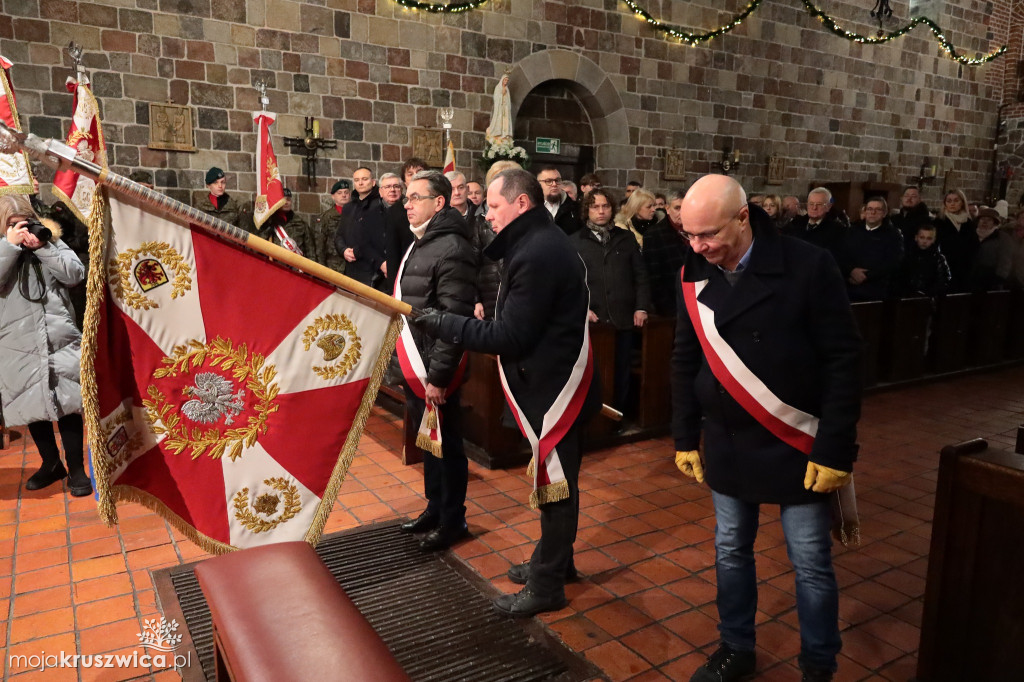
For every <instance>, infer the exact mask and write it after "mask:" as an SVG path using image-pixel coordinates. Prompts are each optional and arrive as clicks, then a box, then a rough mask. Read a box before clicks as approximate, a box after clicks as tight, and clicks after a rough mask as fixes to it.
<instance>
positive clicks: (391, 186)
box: [380, 185, 402, 192]
mask: <svg viewBox="0 0 1024 682" xmlns="http://www.w3.org/2000/svg"><path fill="white" fill-rule="evenodd" d="M380 188H381V189H383V190H385V191H388V192H390V191H391V190H393V189H399V190H400V189H402V186H401V185H381V186H380Z"/></svg>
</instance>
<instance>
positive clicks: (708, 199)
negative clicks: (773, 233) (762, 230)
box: [679, 175, 753, 271]
mask: <svg viewBox="0 0 1024 682" xmlns="http://www.w3.org/2000/svg"><path fill="white" fill-rule="evenodd" d="M679 220H680V222H681V223H682V225H683V233H684V234H685V235H686V236H687V238H688V239H689V240H690V246H691V247H692V248H693V252H694V253H696V254H699V255H701V256H704V258H705V260H707V261H708V262H709V263H711V264H712V265H717V266H719V267H722V268H724V269H726V270H729V271H734V270H736V267H737V266H738V265H739V262H740V259H741V258H742V257H743V254H745V253H746V252H747V249H749V248H750V243H751V241H752V240H753V236H752V232H751V228H750V209H748V208H747V193H746V192H744V191H743V188H742V187H740V183H738V182H736V181H735V180H733V179H732V178H730V177H729V176H727V175H705V176H704V177H702V178H700V179H699V180H697V182H695V183H693V185H692V186H691V187H690V190H689V191H688V192H687V193H686V196H685V197H683V202H682V206H681V207H680V209H679Z"/></svg>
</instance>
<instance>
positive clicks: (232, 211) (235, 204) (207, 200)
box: [195, 166, 253, 232]
mask: <svg viewBox="0 0 1024 682" xmlns="http://www.w3.org/2000/svg"><path fill="white" fill-rule="evenodd" d="M206 190H207V193H206V194H205V195H203V196H202V197H201V198H200V199H199V202H198V203H196V206H195V207H196V208H198V209H199V210H200V211H202V212H203V213H208V214H210V215H212V216H213V217H214V218H220V219H221V220H223V221H224V222H226V223H231V224H232V225H234V226H235V227H240V228H242V229H243V230H248V231H250V232H251V231H252V229H253V225H252V208H251V207H250V206H249V205H248V204H244V203H241V202H239V201H237V200H236V199H235V198H234V197H232V196H231V195H229V194H228V193H227V179H226V178H225V177H224V171H222V170H221V169H220V168H217V167H216V166H212V167H211V168H210V170H208V171H206Z"/></svg>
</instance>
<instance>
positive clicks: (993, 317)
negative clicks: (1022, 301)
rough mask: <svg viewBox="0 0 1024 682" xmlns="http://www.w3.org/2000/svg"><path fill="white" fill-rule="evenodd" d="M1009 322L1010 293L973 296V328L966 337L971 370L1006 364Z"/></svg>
mask: <svg viewBox="0 0 1024 682" xmlns="http://www.w3.org/2000/svg"><path fill="white" fill-rule="evenodd" d="M1009 319H1010V292H1009V291H988V292H985V293H981V294H974V297H973V298H972V300H971V326H970V329H969V331H968V334H967V339H968V341H967V348H968V364H969V365H970V366H972V367H984V366H986V365H995V364H997V363H999V362H1002V361H1003V359H1004V358H1005V353H1006V329H1007V327H1008V326H1009Z"/></svg>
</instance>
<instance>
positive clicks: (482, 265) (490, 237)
mask: <svg viewBox="0 0 1024 682" xmlns="http://www.w3.org/2000/svg"><path fill="white" fill-rule="evenodd" d="M484 213H485V212H484V211H480V212H478V213H477V215H476V217H474V218H473V223H472V225H473V248H474V249H475V250H476V253H477V259H478V261H477V265H478V270H477V273H476V300H477V302H478V303H482V304H483V306H484V319H485V320H493V319H494V303H495V301H497V300H498V287H500V286H501V261H500V260H497V261H493V260H491V259H490V258H488V257H487V256H485V255H484V249H486V248H487V247H488V246H490V244H491V242H492V241H494V230H492V229H491V224H490V223H489V222H487V220H486V219H485V218H484Z"/></svg>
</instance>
